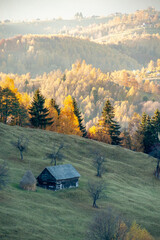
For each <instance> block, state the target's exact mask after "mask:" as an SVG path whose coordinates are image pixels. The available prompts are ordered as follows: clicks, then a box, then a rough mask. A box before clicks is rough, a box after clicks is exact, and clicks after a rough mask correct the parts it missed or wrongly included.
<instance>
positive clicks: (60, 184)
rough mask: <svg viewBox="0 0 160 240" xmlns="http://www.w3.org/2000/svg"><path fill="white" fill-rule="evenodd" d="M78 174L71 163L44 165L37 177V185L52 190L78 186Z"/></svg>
mask: <svg viewBox="0 0 160 240" xmlns="http://www.w3.org/2000/svg"><path fill="white" fill-rule="evenodd" d="M79 177H80V174H79V173H78V172H77V170H76V169H75V168H74V167H73V166H72V165H71V164H64V165H57V166H50V167H46V168H45V169H44V170H43V171H42V172H41V174H40V175H39V176H38V177H37V182H38V186H40V187H44V188H47V189H52V190H59V189H63V188H72V187H78V180H79Z"/></svg>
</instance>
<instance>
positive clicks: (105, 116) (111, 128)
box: [101, 100, 121, 145]
mask: <svg viewBox="0 0 160 240" xmlns="http://www.w3.org/2000/svg"><path fill="white" fill-rule="evenodd" d="M114 117H115V114H114V108H113V107H112V105H111V103H110V101H109V100H107V101H106V103H105V106H104V108H103V112H102V121H101V122H102V127H103V128H107V129H108V132H109V135H110V137H111V144H113V145H119V144H120V143H121V138H120V133H121V132H120V125H119V124H118V123H117V122H116V121H115V120H114Z"/></svg>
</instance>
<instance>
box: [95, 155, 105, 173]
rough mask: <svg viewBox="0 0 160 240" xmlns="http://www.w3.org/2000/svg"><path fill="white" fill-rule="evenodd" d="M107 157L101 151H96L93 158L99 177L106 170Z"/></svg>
mask: <svg viewBox="0 0 160 240" xmlns="http://www.w3.org/2000/svg"><path fill="white" fill-rule="evenodd" d="M104 163H105V157H104V156H103V155H102V154H101V153H99V152H95V153H94V158H93V166H94V167H95V168H96V171H97V174H96V176H97V177H102V174H103V173H104V172H105V166H104Z"/></svg>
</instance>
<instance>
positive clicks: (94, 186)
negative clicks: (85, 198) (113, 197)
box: [88, 181, 106, 208]
mask: <svg viewBox="0 0 160 240" xmlns="http://www.w3.org/2000/svg"><path fill="white" fill-rule="evenodd" d="M105 189H106V186H105V184H104V183H103V182H102V181H89V182H88V192H89V194H90V196H91V197H92V200H93V204H92V206H93V207H94V208H98V206H97V204H96V202H97V200H98V199H101V198H104V197H106V195H105V194H104V190H105Z"/></svg>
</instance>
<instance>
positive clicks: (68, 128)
mask: <svg viewBox="0 0 160 240" xmlns="http://www.w3.org/2000/svg"><path fill="white" fill-rule="evenodd" d="M58 132H60V133H64V134H73V135H79V136H82V132H81V131H80V128H79V122H78V118H77V117H76V115H75V114H74V106H73V99H72V97H71V96H70V95H69V96H67V97H66V98H65V100H64V107H63V108H62V109H61V112H60V115H59V128H58Z"/></svg>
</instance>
